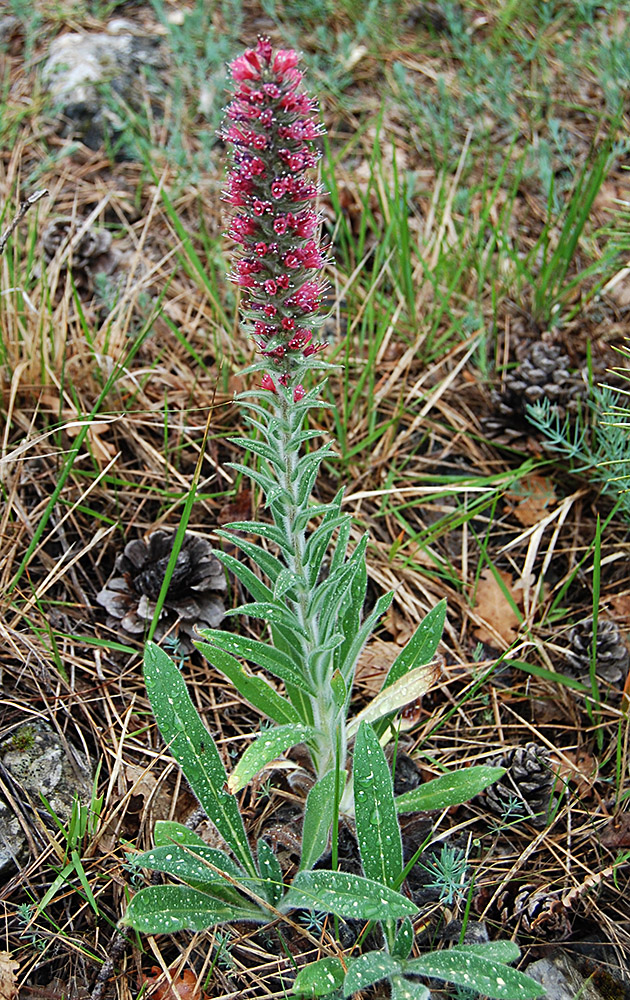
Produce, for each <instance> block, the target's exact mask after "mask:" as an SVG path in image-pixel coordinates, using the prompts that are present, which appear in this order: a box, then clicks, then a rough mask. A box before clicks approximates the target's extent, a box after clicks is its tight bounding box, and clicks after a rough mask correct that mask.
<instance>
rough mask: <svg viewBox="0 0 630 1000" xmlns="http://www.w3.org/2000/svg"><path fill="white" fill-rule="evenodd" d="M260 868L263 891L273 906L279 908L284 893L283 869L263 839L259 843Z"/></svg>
mask: <svg viewBox="0 0 630 1000" xmlns="http://www.w3.org/2000/svg"><path fill="white" fill-rule="evenodd" d="M258 868H259V869H260V874H261V876H262V879H263V883H262V889H263V891H264V893H265V895H266V897H267V899H268V901H269V902H270V903H271V905H272V906H277V905H278V903H279V902H280V900H281V899H282V893H283V892H284V885H283V882H282V868H281V867H280V862H279V861H278V859H277V857H276V856H275V854H274V853H273V850H272V848H271V847H270V846H269V844H268V843H267V841H266V840H263V839H262V838H261V839H260V840H259V841H258Z"/></svg>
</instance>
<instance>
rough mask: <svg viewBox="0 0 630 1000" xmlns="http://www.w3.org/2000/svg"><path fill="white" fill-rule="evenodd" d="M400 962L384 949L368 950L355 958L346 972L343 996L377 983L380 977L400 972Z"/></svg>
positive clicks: (348, 995)
mask: <svg viewBox="0 0 630 1000" xmlns="http://www.w3.org/2000/svg"><path fill="white" fill-rule="evenodd" d="M400 969H401V964H400V961H398V960H397V959H395V958H392V956H391V955H388V954H387V952H386V951H369V952H367V954H365V955H361V956H360V957H359V958H357V959H355V960H354V961H353V962H352V964H351V965H350V967H349V968H348V972H347V973H346V978H345V979H344V983H343V996H344V997H351V996H352V994H353V993H358V992H359V990H365V989H367V988H368V986H372V985H373V984H374V983H378V982H379V981H380V980H381V979H386V978H387V977H388V976H393V975H396V973H400Z"/></svg>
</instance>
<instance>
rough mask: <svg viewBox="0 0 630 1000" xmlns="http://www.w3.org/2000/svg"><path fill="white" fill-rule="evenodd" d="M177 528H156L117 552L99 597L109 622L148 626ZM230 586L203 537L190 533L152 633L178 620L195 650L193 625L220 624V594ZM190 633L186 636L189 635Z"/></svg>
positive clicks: (133, 630) (130, 629)
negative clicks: (112, 568)
mask: <svg viewBox="0 0 630 1000" xmlns="http://www.w3.org/2000/svg"><path fill="white" fill-rule="evenodd" d="M174 541H175V533H174V532H167V531H154V532H153V533H152V534H151V535H149V537H148V539H147V542H144V541H142V539H139V538H138V539H135V540H134V541H131V542H128V543H127V545H126V546H125V548H124V551H123V552H122V553H121V554H120V555H119V556H118V557H117V559H116V563H115V567H114V575H113V576H112V577H111V579H110V580H109V581H108V583H107V584H106V585H105V587H104V588H103V589H102V590H101V591H100V593H99V594H97V596H96V600H97V601H98V603H99V604H102V605H103V607H104V608H105V609H106V610H107V612H108V614H109V617H108V619H107V624H108V626H109V627H110V628H118V629H119V630H122V632H123V633H127V634H128V635H129V634H130V635H134V636H138V635H139V636H142V635H144V634H145V633H146V631H147V630H148V627H149V625H150V623H151V621H152V619H153V614H154V611H155V602H156V601H157V598H158V596H159V593H160V590H161V587H162V583H163V582H164V575H165V573H166V568H167V566H168V561H169V559H170V555H171V551H172V549H173V542H174ZM226 588H227V581H226V578H225V571H224V569H223V567H222V565H221V563H220V562H219V560H218V559H217V558H216V557H215V556H214V555H213V554H212V547H211V545H210V543H209V542H208V541H206V539H204V538H198V537H196V536H195V535H191V534H186V535H185V536H184V541H183V543H182V547H181V549H180V552H179V555H178V556H177V562H176V563H175V569H174V571H173V575H172V577H171V582H170V585H169V588H168V591H167V593H166V599H165V601H164V605H163V607H162V614H161V618H160V621H159V623H158V627H157V629H156V631H155V633H154V638H155V639H156V640H159V639H160V638H162V636H164V635H165V633H166V632H167V631H169V629H170V627H171V626H173V625H175V624H177V625H178V629H176V633H177V635H178V638H179V640H180V648H181V649H182V651H184V652H189V651H190V650H191V649H192V644H191V643H190V641H189V639H190V638H192V637H193V636H194V634H195V633H194V627H195V626H200V627H201V628H203V627H206V628H208V627H210V628H216V627H217V626H218V625H219V624H220V623H221V621H222V620H223V618H224V616H225V607H224V604H223V601H222V600H221V596H220V595H222V594H223V593H224V592H225V590H226ZM187 637H188V638H187Z"/></svg>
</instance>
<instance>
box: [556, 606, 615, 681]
mask: <svg viewBox="0 0 630 1000" xmlns="http://www.w3.org/2000/svg"><path fill="white" fill-rule="evenodd" d="M569 639H570V641H571V648H570V649H569V650H567V665H568V667H569V672H570V673H573V674H574V675H575V676H576V677H579V678H581V679H582V680H588V678H589V676H590V670H591V652H592V647H593V619H592V618H585V619H584V621H581V622H578V624H577V625H576V626H575V627H574V628H572V629H571V631H570V632H569ZM629 661H630V653H628V647H627V646H626V644H625V642H624V641H623V639H622V637H621V632H620V631H619V628H618V627H617V625H616V624H615V622H610V621H605V620H603V619H601V618H600V619H598V621H597V642H596V644H595V672H596V674H597V677H598V679H600V680H603V681H607V683H608V684H616V685H619V686H621V685H622V684H623V682H624V681H625V679H626V676H627V674H628V663H629Z"/></svg>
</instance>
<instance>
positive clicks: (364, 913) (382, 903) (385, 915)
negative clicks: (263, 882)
mask: <svg viewBox="0 0 630 1000" xmlns="http://www.w3.org/2000/svg"><path fill="white" fill-rule="evenodd" d="M302 908H304V909H307V910H320V911H323V912H328V913H335V914H336V915H337V916H338V917H346V918H352V917H356V919H357V920H387V919H391V920H398V919H400V918H402V917H406V916H413V914H414V913H417V912H418V907H417V906H416V905H415V904H414V903H412V902H411V900H410V899H407V898H406V896H402V895H401V894H400V893H399V892H395V891H394V889H390V888H389V887H388V886H386V885H380V884H379V883H378V882H373V881H372V880H371V879H368V878H362V877H361V876H360V875H349V874H348V873H347V872H329V871H320V870H317V871H310V872H304V871H302V872H298V874H297V875H296V876H295V878H294V880H293V885H292V886H291V888H290V889H289V891H288V893H287V894H286V896H285V897H284V899H283V900H282V904H281V906H280V907H279V909H281V910H282V912H283V913H287V912H288V911H289V910H291V909H302Z"/></svg>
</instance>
